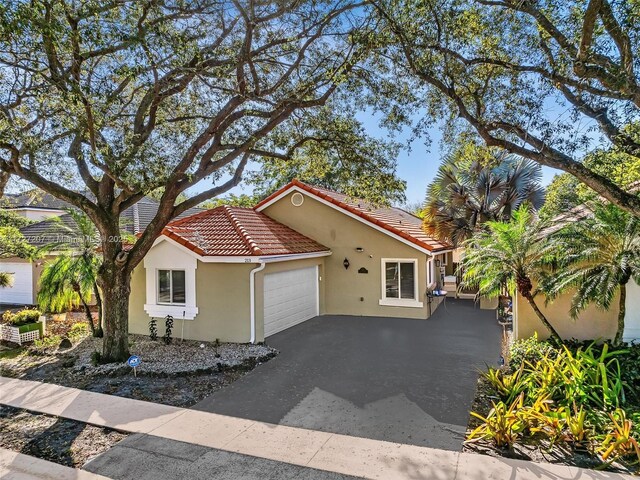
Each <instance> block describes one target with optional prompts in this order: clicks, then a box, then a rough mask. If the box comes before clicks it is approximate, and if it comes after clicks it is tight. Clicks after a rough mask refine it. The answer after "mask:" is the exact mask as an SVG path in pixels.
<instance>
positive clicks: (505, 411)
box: [467, 394, 528, 448]
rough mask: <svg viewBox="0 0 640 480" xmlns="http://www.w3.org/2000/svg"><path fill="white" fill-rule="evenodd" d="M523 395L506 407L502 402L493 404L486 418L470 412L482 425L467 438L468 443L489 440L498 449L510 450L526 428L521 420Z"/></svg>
mask: <svg viewBox="0 0 640 480" xmlns="http://www.w3.org/2000/svg"><path fill="white" fill-rule="evenodd" d="M523 401H524V394H520V396H519V397H518V398H516V399H515V400H514V401H513V402H512V403H511V404H509V405H508V406H507V405H506V404H505V403H504V402H498V403H494V404H493V408H492V409H491V411H490V412H489V414H488V415H487V416H486V417H483V416H481V415H479V414H477V413H474V412H471V415H473V416H474V417H476V418H478V419H480V420H481V421H482V424H481V425H480V426H479V427H478V428H476V429H475V430H473V431H472V432H471V433H470V434H469V435H468V437H467V439H468V440H469V441H473V440H476V439H484V440H490V441H491V442H493V444H494V445H495V446H496V447H498V448H512V447H513V444H514V443H515V442H516V440H517V439H518V438H519V437H520V435H521V434H522V432H524V430H525V429H526V428H527V426H528V425H527V422H526V420H524V419H523V418H522V407H523Z"/></svg>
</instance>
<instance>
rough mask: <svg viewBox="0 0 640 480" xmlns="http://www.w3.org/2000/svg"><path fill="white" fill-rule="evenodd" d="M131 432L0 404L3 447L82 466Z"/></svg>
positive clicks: (63, 463) (72, 465)
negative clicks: (127, 432)
mask: <svg viewBox="0 0 640 480" xmlns="http://www.w3.org/2000/svg"><path fill="white" fill-rule="evenodd" d="M127 435H128V434H126V433H122V432H117V431H115V430H110V429H108V428H102V427H95V426H93V425H88V424H86V423H83V422H76V421H74V420H67V419H62V418H57V417H52V416H50V415H43V414H37V413H31V412H28V411H26V410H19V409H17V408H12V407H7V406H0V447H3V448H6V449H9V450H13V451H15V452H20V453H24V454H26V455H31V456H34V457H38V458H41V459H43V460H48V461H50V462H55V463H59V464H61V465H66V466H68V467H73V468H80V467H82V466H83V465H84V464H85V463H87V462H88V461H89V460H91V459H92V458H94V457H96V456H98V455H100V454H102V453H104V452H106V451H107V450H108V449H109V448H111V447H112V446H113V445H115V444H116V443H118V442H119V441H121V440H123V439H124V438H126V437H127Z"/></svg>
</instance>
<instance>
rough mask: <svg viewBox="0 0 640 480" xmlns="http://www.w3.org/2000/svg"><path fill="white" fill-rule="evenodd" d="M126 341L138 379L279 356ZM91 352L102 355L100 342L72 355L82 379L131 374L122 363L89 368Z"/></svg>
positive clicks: (89, 341) (233, 346)
mask: <svg viewBox="0 0 640 480" xmlns="http://www.w3.org/2000/svg"><path fill="white" fill-rule="evenodd" d="M129 339H130V340H129V344H130V347H129V351H130V352H131V354H132V355H137V356H138V357H140V359H141V360H142V363H141V364H140V366H139V367H137V368H136V370H137V372H136V373H137V374H138V375H153V376H168V375H188V374H195V373H205V372H216V371H221V370H224V369H227V368H236V367H247V368H251V367H253V366H254V365H255V364H258V363H262V362H265V361H267V360H269V359H270V358H272V357H274V356H276V355H277V353H278V351H277V350H276V349H274V348H271V347H268V346H266V345H251V344H244V343H221V344H219V345H217V346H216V345H215V344H214V343H203V342H195V341H190V340H183V341H181V340H175V339H174V341H173V342H172V343H171V344H169V345H166V344H164V343H163V342H162V341H160V340H156V341H153V340H151V339H150V338H149V337H146V336H142V335H130V336H129ZM94 351H102V339H100V338H91V337H88V338H86V339H85V340H84V341H83V342H82V343H81V344H80V345H78V346H77V347H76V348H75V349H74V351H73V353H75V354H76V355H78V360H77V361H76V364H75V367H74V368H75V369H76V370H82V371H83V373H84V374H85V375H105V374H106V375H121V374H127V373H129V372H131V368H130V367H128V366H127V365H126V364H121V363H113V364H106V365H97V366H94V365H92V363H91V353H92V352H94Z"/></svg>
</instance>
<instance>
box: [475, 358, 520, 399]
mask: <svg viewBox="0 0 640 480" xmlns="http://www.w3.org/2000/svg"><path fill="white" fill-rule="evenodd" d="M523 371H524V365H522V366H521V367H520V368H519V369H518V370H516V371H515V372H513V373H511V374H509V373H506V372H505V371H504V370H501V369H495V368H489V369H488V370H487V372H486V373H483V376H484V378H485V379H486V380H487V381H488V382H489V383H490V384H491V386H492V387H493V388H494V389H495V390H496V392H497V393H498V395H500V398H501V399H502V400H503V401H505V402H507V403H511V402H513V401H514V400H515V398H516V397H517V396H518V395H520V394H521V393H522V392H523V391H524V390H525V389H526V388H527V379H526V378H525V377H524V375H523Z"/></svg>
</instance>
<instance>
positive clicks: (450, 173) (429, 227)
mask: <svg viewBox="0 0 640 480" xmlns="http://www.w3.org/2000/svg"><path fill="white" fill-rule="evenodd" d="M463 157H464V156H463ZM491 165H493V166H491ZM541 175H542V171H541V168H540V165H538V164H536V163H534V162H531V161H530V160H526V159H523V158H519V157H515V156H512V155H507V156H503V157H500V156H494V157H493V158H492V159H491V161H490V165H489V166H488V165H487V163H486V162H481V161H468V160H464V158H462V160H461V159H460V154H454V155H452V156H449V157H448V158H447V159H446V160H445V161H444V163H443V164H442V165H441V166H440V168H439V169H438V174H437V176H436V178H435V180H434V181H433V183H431V185H430V186H429V188H428V190H427V203H426V206H425V209H424V229H425V231H426V232H427V233H428V234H430V235H432V236H434V237H436V238H439V239H441V240H445V241H448V242H450V243H452V244H453V245H456V246H457V245H460V244H462V242H463V241H464V240H467V239H468V238H470V237H471V236H472V235H473V234H474V232H476V231H477V229H478V228H479V227H480V226H481V225H482V224H484V223H485V222H488V221H492V220H504V221H508V220H509V219H510V218H511V214H512V212H513V211H515V210H516V209H517V208H518V207H519V206H520V205H522V204H523V203H529V204H530V205H531V206H532V207H533V208H534V209H538V208H540V207H541V206H542V204H543V203H544V188H543V187H542V186H541V185H540V178H541Z"/></svg>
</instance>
